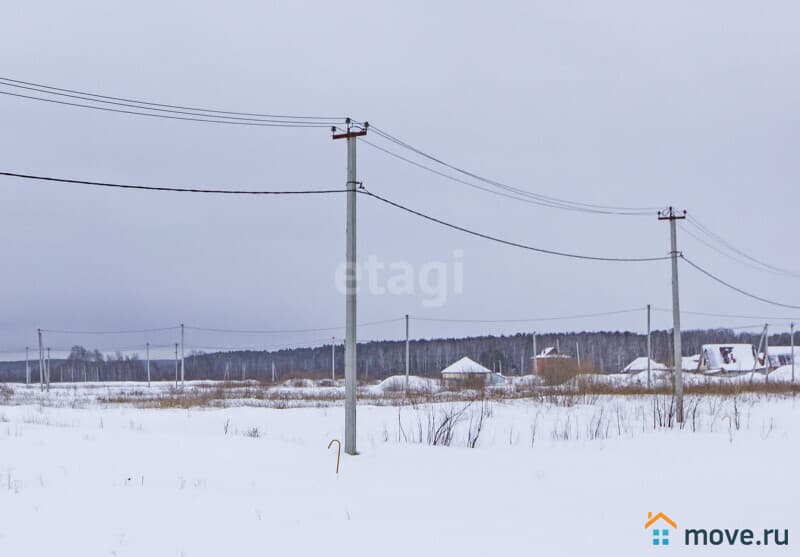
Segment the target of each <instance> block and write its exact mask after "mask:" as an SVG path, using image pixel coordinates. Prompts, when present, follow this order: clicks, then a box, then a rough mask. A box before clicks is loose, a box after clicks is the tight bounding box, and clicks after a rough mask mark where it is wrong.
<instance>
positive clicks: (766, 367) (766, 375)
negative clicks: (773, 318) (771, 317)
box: [764, 323, 769, 383]
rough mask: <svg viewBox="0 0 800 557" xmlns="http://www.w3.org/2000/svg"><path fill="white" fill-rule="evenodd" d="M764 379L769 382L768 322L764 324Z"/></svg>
mask: <svg viewBox="0 0 800 557" xmlns="http://www.w3.org/2000/svg"><path fill="white" fill-rule="evenodd" d="M764 381H765V382H767V383H769V323H765V324H764Z"/></svg>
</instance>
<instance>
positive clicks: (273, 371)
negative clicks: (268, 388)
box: [272, 360, 278, 383]
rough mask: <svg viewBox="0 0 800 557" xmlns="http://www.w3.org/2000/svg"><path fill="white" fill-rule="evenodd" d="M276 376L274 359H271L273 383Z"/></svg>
mask: <svg viewBox="0 0 800 557" xmlns="http://www.w3.org/2000/svg"><path fill="white" fill-rule="evenodd" d="M277 378H278V375H277V374H276V373H275V361H274V360H273V361H272V382H273V383H274V382H275V380H276V379H277Z"/></svg>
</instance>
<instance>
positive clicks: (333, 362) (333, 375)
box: [331, 337, 336, 381]
mask: <svg viewBox="0 0 800 557" xmlns="http://www.w3.org/2000/svg"><path fill="white" fill-rule="evenodd" d="M331 379H332V380H334V381H336V337H331Z"/></svg>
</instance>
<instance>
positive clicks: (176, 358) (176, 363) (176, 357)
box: [175, 342, 178, 389]
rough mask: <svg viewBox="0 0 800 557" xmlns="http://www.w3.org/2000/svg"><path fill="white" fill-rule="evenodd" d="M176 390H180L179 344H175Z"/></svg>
mask: <svg viewBox="0 0 800 557" xmlns="http://www.w3.org/2000/svg"><path fill="white" fill-rule="evenodd" d="M175 388H176V389H177V388H178V343H177V342H176V343H175Z"/></svg>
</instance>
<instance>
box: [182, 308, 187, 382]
mask: <svg viewBox="0 0 800 557" xmlns="http://www.w3.org/2000/svg"><path fill="white" fill-rule="evenodd" d="M184 338H185V335H184V330H183V323H181V387H184V386H185V385H186V362H185V360H184V357H183V356H184V352H183V341H184Z"/></svg>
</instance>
